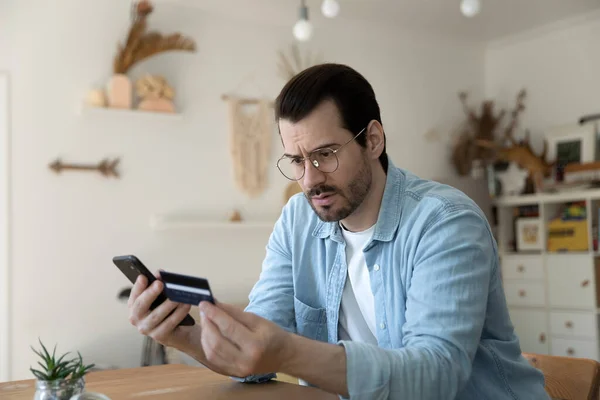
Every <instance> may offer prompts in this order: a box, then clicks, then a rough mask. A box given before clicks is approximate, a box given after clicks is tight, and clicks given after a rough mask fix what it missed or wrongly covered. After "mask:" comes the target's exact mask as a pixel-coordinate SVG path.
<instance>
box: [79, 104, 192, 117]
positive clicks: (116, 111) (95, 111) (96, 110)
mask: <svg viewBox="0 0 600 400" xmlns="http://www.w3.org/2000/svg"><path fill="white" fill-rule="evenodd" d="M80 113H81V115H85V116H91V115H109V114H112V115H129V116H133V117H146V118H167V119H182V118H183V115H182V114H179V113H166V112H153V111H144V110H136V109H124V108H109V107H92V106H88V105H84V106H82V107H81V110H80Z"/></svg>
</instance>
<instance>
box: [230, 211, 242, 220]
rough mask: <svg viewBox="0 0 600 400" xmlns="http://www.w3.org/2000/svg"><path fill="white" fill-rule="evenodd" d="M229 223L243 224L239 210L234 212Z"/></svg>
mask: <svg viewBox="0 0 600 400" xmlns="http://www.w3.org/2000/svg"><path fill="white" fill-rule="evenodd" d="M229 222H242V215H241V214H240V212H239V211H238V210H234V211H233V213H231V216H230V217H229Z"/></svg>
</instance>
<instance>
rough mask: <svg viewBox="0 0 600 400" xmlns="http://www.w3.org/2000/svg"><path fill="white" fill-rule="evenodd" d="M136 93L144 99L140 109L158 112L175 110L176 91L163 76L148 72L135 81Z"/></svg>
mask: <svg viewBox="0 0 600 400" xmlns="http://www.w3.org/2000/svg"><path fill="white" fill-rule="evenodd" d="M135 89H136V94H137V95H138V96H139V97H140V98H141V99H142V100H141V102H140V104H139V105H138V109H140V110H145V111H157V112H169V113H173V112H175V106H174V105H173V101H172V100H173V97H175V91H174V90H173V88H172V87H171V86H169V84H168V83H167V80H166V79H165V78H164V77H162V76H152V75H149V74H146V75H145V76H144V77H142V78H140V79H138V80H137V82H136V83H135Z"/></svg>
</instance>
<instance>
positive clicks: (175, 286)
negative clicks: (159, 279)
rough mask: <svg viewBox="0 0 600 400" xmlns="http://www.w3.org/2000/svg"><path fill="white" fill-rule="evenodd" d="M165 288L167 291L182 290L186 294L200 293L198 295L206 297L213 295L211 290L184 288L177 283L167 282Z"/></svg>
mask: <svg viewBox="0 0 600 400" xmlns="http://www.w3.org/2000/svg"><path fill="white" fill-rule="evenodd" d="M165 286H166V287H167V289H174V290H182V291H184V292H189V293H198V294H203V295H205V296H210V295H211V294H210V291H209V290H206V289H200V288H194V287H189V286H184V285H178V284H176V283H166V282H165Z"/></svg>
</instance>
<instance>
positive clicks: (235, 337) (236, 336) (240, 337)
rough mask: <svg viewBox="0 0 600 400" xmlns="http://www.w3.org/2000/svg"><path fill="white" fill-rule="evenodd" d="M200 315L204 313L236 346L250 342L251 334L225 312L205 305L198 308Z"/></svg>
mask: <svg viewBox="0 0 600 400" xmlns="http://www.w3.org/2000/svg"><path fill="white" fill-rule="evenodd" d="M200 313H201V314H202V313H204V315H206V317H207V318H208V319H209V320H210V322H212V323H213V324H214V325H215V326H216V327H217V328H218V329H219V331H220V332H221V334H222V335H223V336H225V337H226V338H227V339H229V340H230V341H231V342H233V343H235V344H236V345H238V346H241V345H242V344H243V343H245V342H248V341H250V340H252V332H251V331H250V330H248V328H247V327H246V326H245V325H244V324H243V323H241V322H239V321H237V320H236V319H235V318H234V317H232V316H231V315H229V314H228V313H227V312H225V310H223V309H221V308H219V307H215V306H214V305H212V304H210V303H207V304H202V303H201V306H200Z"/></svg>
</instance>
